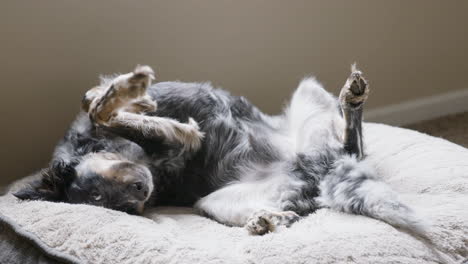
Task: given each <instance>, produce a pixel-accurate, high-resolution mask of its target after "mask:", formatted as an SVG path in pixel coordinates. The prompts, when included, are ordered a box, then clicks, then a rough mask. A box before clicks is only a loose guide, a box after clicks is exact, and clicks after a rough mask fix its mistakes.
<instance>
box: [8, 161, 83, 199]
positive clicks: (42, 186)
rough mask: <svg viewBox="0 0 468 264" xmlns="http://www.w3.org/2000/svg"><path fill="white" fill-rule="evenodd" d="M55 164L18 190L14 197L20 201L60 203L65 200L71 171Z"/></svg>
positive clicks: (71, 175)
mask: <svg viewBox="0 0 468 264" xmlns="http://www.w3.org/2000/svg"><path fill="white" fill-rule="evenodd" d="M63 168H64V167H60V168H59V167H57V166H56V164H53V165H51V167H50V168H47V169H43V170H42V171H41V172H40V178H39V179H37V180H35V181H33V182H31V183H30V184H28V185H27V186H26V187H24V188H22V189H20V190H19V191H17V192H16V193H13V195H14V196H16V197H17V198H19V199H21V200H43V201H53V202H60V201H65V200H66V188H67V187H68V185H69V184H70V183H71V180H72V178H73V172H74V170H73V171H69V170H68V169H66V170H64V169H63Z"/></svg>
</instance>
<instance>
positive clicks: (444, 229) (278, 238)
mask: <svg viewBox="0 0 468 264" xmlns="http://www.w3.org/2000/svg"><path fill="white" fill-rule="evenodd" d="M364 136H365V148H366V151H367V153H368V157H367V159H369V161H370V162H371V163H373V164H374V165H375V167H376V168H377V171H378V172H379V175H380V177H381V178H382V180H384V181H386V182H387V183H388V184H389V185H391V186H392V187H393V188H394V189H395V190H396V191H398V192H399V193H400V194H401V199H402V200H403V201H405V202H406V203H407V204H409V205H411V206H413V207H414V208H415V209H416V210H417V211H418V212H419V213H420V214H421V215H423V216H424V217H425V218H427V219H428V220H429V221H430V222H431V223H432V228H431V233H430V237H431V238H432V241H434V243H435V244H434V245H430V244H428V243H427V242H425V241H422V240H420V239H417V238H414V237H413V236H411V235H410V234H407V233H405V232H402V231H400V230H398V229H396V228H394V227H392V226H390V225H387V224H385V223H382V222H380V221H377V220H374V219H370V218H367V217H363V216H356V215H348V214H344V213H339V212H334V211H331V210H329V209H321V210H318V211H317V212H315V213H313V214H310V215H309V216H307V217H305V218H304V219H302V220H301V221H299V222H297V223H296V224H294V225H293V226H292V227H291V228H279V229H278V230H277V231H276V232H274V233H270V234H267V235H264V236H251V235H249V234H248V233H247V231H246V230H244V229H243V228H237V227H228V226H224V225H222V224H219V223H217V222H215V221H212V220H210V219H207V218H204V217H202V216H198V215H196V214H195V213H194V212H193V211H192V210H191V209H190V208H153V209H150V210H147V211H146V212H145V215H144V217H139V216H131V215H128V214H125V213H121V212H117V211H112V210H108V209H104V208H98V207H93V206H89V205H71V204H64V203H50V202H41V201H29V202H28V201H25V202H21V201H18V200H17V199H15V198H14V197H13V196H12V195H11V194H7V195H4V196H2V197H0V223H1V225H0V228H1V227H2V225H3V226H5V227H7V228H8V230H9V231H8V232H9V233H8V234H9V235H8V236H6V235H5V234H7V232H0V240H1V241H3V242H2V243H0V263H4V262H5V259H7V258H10V259H11V254H17V255H18V254H25V251H24V250H23V252H20V251H19V250H18V251H14V250H9V251H8V252H7V253H5V252H6V251H4V250H2V248H4V247H5V248H6V247H9V248H10V249H11V248H15V247H14V246H13V247H12V245H13V244H14V243H18V240H22V241H23V242H24V243H28V244H32V245H34V248H35V249H34V250H36V251H34V252H36V253H37V252H41V253H42V254H43V255H44V256H42V257H41V260H43V261H44V263H47V262H46V261H49V260H50V261H56V260H58V261H66V262H76V263H343V262H344V263H442V262H454V263H461V262H463V261H466V258H467V257H468V249H467V248H468V150H467V149H465V148H463V147H461V146H458V145H456V144H453V143H450V142H448V141H446V140H443V139H440V138H434V137H431V136H428V135H424V134H421V133H418V132H416V131H411V130H407V129H402V128H395V127H390V126H386V125H381V124H365V127H364ZM12 233H13V234H16V236H17V237H13V236H12ZM26 252H27V251H26ZM30 252H33V250H31V251H30ZM26 254H27V253H26ZM18 256H19V255H18ZM21 263H26V262H21Z"/></svg>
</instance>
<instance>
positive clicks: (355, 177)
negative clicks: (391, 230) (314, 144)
mask: <svg viewBox="0 0 468 264" xmlns="http://www.w3.org/2000/svg"><path fill="white" fill-rule="evenodd" d="M375 175H376V173H375V172H374V170H373V169H372V168H371V167H370V166H368V165H367V164H365V162H362V161H358V160H357V159H356V158H355V157H353V156H351V157H346V158H344V159H342V160H339V161H337V162H335V164H334V169H333V170H332V171H331V173H330V174H329V175H327V176H326V177H325V178H324V180H322V182H321V183H320V186H319V188H320V196H319V197H318V198H317V202H318V203H319V204H321V205H322V206H325V207H329V208H331V209H334V210H337V211H342V212H345V213H351V214H359V215H365V216H369V217H372V218H375V219H378V220H381V221H383V222H386V223H388V224H390V225H392V226H395V227H397V228H400V229H403V230H405V231H407V232H409V233H411V234H414V235H416V236H419V237H421V238H425V239H428V230H429V229H430V224H429V223H428V222H426V221H425V220H424V219H423V218H422V217H420V216H418V215H417V214H416V213H415V212H414V211H413V210H412V209H411V208H410V207H408V206H406V205H405V204H404V203H402V202H400V200H399V199H398V196H397V194H396V193H395V192H394V191H393V190H392V189H391V188H390V187H389V186H388V185H387V184H385V183H384V182H382V181H380V180H378V179H377V178H375Z"/></svg>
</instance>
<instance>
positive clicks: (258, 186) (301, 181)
mask: <svg viewBox="0 0 468 264" xmlns="http://www.w3.org/2000/svg"><path fill="white" fill-rule="evenodd" d="M153 78H154V76H153V71H152V69H151V68H150V67H148V66H138V67H137V68H136V69H135V70H134V71H133V72H131V73H128V74H124V75H119V76H116V77H113V78H104V79H103V80H102V82H101V84H100V85H99V86H97V87H95V88H93V89H91V90H90V91H88V92H87V94H86V96H85V97H84V99H83V111H82V113H80V114H79V116H78V117H77V119H76V121H75V122H74V124H73V125H72V127H71V129H70V130H69V131H68V133H67V135H66V136H65V138H64V139H63V141H62V142H60V143H59V145H58V146H57V148H56V151H55V153H54V157H53V159H52V162H51V164H50V167H49V168H48V169H45V170H43V171H42V172H41V173H42V179H41V180H38V181H36V182H33V183H32V184H31V185H30V186H29V187H27V188H25V189H23V190H21V191H19V192H17V193H16V194H15V195H16V196H17V197H19V198H21V199H42V200H49V201H65V202H70V203H88V204H94V205H99V206H104V207H108V208H112V209H117V210H121V211H126V212H129V213H141V212H142V210H143V207H144V206H145V205H146V206H158V205H182V206H194V207H195V208H197V209H199V210H200V211H201V212H202V213H203V214H205V215H207V216H209V217H211V218H213V219H215V220H217V221H219V222H221V223H224V224H227V225H232V226H245V227H246V228H247V229H248V230H249V231H250V232H251V233H252V234H264V233H266V232H269V231H272V230H274V229H275V227H277V226H279V225H284V226H289V225H291V224H292V223H293V222H294V221H296V220H298V219H299V218H300V216H304V215H307V214H309V213H312V212H314V211H315V210H317V209H318V208H320V207H329V208H332V209H335V210H339V211H343V212H347V213H352V214H361V215H366V216H369V217H373V218H377V219H380V220H382V221H385V222H387V223H389V224H392V225H395V226H399V227H402V228H406V229H410V230H413V231H416V232H423V223H422V221H421V220H419V219H418V218H417V217H416V216H415V215H414V214H413V213H412V210H411V209H409V208H408V207H407V206H405V205H404V204H402V203H401V202H399V201H398V199H397V198H396V195H395V194H394V192H393V191H392V190H391V189H390V188H389V187H387V185H385V184H384V183H382V182H380V181H379V180H377V179H376V177H375V172H374V171H373V169H372V168H371V167H370V166H368V165H366V162H365V153H364V149H363V143H362V131H361V122H362V111H363V104H364V102H365V101H366V99H367V96H368V92H369V88H368V84H367V81H366V80H365V79H364V78H363V76H362V73H361V72H360V71H359V70H357V69H356V68H355V67H353V68H352V73H351V75H350V77H349V78H348V79H347V80H346V83H345V85H344V87H343V89H342V91H341V93H340V96H339V98H338V100H337V99H336V98H335V97H333V96H332V95H331V94H330V93H328V92H326V91H325V90H324V89H323V88H322V86H321V85H320V83H319V82H317V81H316V80H315V79H314V78H306V79H304V80H303V81H302V82H301V83H300V85H299V87H298V88H297V90H296V91H295V93H294V95H293V97H292V99H291V102H290V104H289V106H288V107H287V109H286V110H285V111H284V113H283V114H282V115H278V116H269V115H266V114H264V113H262V112H261V111H260V110H258V109H257V108H256V107H255V106H253V105H252V104H251V103H249V102H248V101H247V100H246V99H245V98H243V97H237V96H232V95H230V94H229V93H228V92H226V91H223V90H219V89H214V88H212V87H211V86H210V85H209V84H206V83H182V82H161V83H157V84H155V85H152V86H151V80H152V79H153Z"/></svg>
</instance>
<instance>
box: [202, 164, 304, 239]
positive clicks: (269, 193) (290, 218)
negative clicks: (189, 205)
mask: <svg viewBox="0 0 468 264" xmlns="http://www.w3.org/2000/svg"><path fill="white" fill-rule="evenodd" d="M278 173H281V172H280V171H278V170H275V172H274V173H273V174H272V175H270V176H267V177H265V178H264V179H261V180H260V179H259V180H254V181H245V182H243V181H241V182H237V183H231V184H229V185H227V186H226V187H223V188H221V189H219V190H217V191H215V192H213V193H211V194H209V195H207V196H205V197H203V198H201V199H200V200H199V201H198V202H197V203H196V204H195V208H197V209H198V210H200V211H201V212H202V213H204V214H205V215H207V216H209V217H210V218H213V219H214V220H216V221H218V222H220V223H223V224H227V225H231V226H243V227H245V228H246V229H247V230H248V231H249V233H250V234H253V235H263V234H265V233H268V232H272V231H274V230H275V229H276V227H278V226H286V227H289V226H290V225H291V224H292V223H294V222H296V221H297V220H299V215H297V214H296V213H295V212H292V211H284V210H283V209H282V208H283V206H281V203H280V202H278V201H280V200H281V199H282V197H281V194H282V193H283V192H285V190H286V189H287V188H288V187H289V185H291V182H290V181H289V180H288V178H287V177H284V180H280V179H283V177H281V176H280V175H278ZM250 177H255V176H253V175H250V176H248V178H250ZM292 185H294V184H292Z"/></svg>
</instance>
